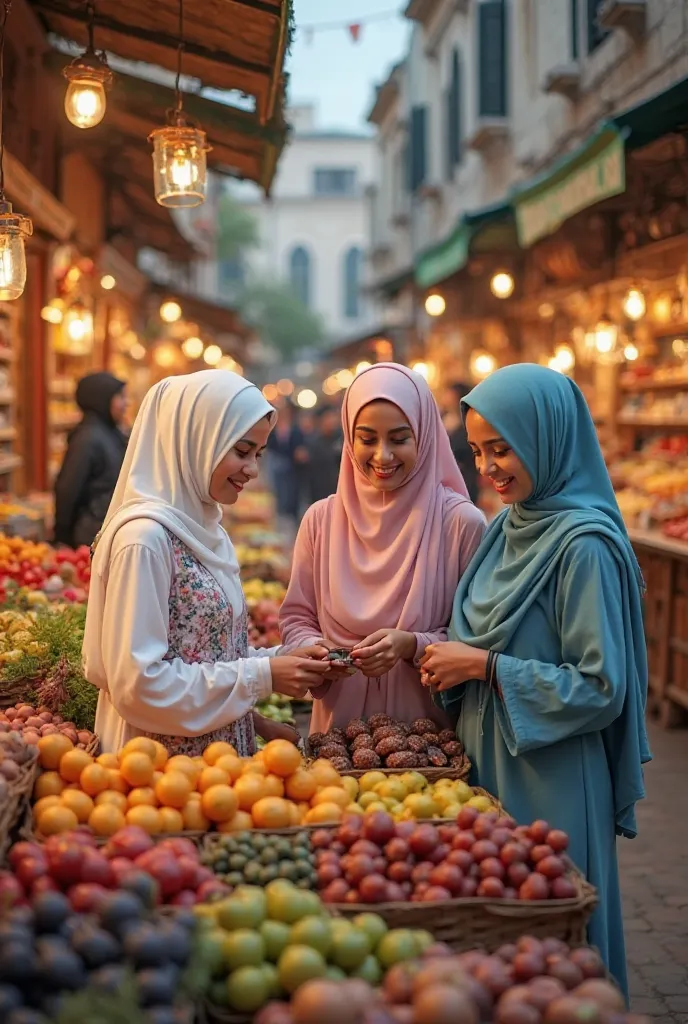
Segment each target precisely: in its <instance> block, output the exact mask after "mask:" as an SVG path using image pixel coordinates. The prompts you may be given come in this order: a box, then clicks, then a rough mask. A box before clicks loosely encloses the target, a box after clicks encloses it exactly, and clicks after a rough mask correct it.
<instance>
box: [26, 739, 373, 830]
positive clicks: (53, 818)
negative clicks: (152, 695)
mask: <svg viewBox="0 0 688 1024" xmlns="http://www.w3.org/2000/svg"><path fill="white" fill-rule="evenodd" d="M38 748H39V752H40V763H41V767H42V768H43V772H42V774H41V775H40V776H39V777H38V779H37V780H36V786H35V789H34V800H35V803H34V805H33V815H34V824H35V827H36V830H37V831H38V833H39V834H40V835H42V836H46V835H52V834H55V833H60V832H67V831H70V830H72V829H75V828H76V827H77V826H78V825H88V827H89V828H90V829H92V830H93V832H95V834H96V835H98V836H110V835H112V834H114V833H115V832H117V831H119V829H121V828H123V827H124V825H139V826H140V827H141V828H143V829H145V831H146V832H149V833H150V834H151V835H158V834H161V833H169V832H182V831H200V832H207V831H209V830H211V829H217V830H218V831H220V832H239V831H246V830H248V829H254V828H259V829H270V830H274V829H281V828H291V827H294V826H297V825H301V824H306V825H317V824H323V823H328V822H330V823H333V822H338V821H340V820H341V818H342V816H343V814H344V811H345V808H346V807H348V806H349V805H350V804H351V801H352V799H353V796H354V795H355V792H354V791H355V790H357V788H358V787H357V784H356V780H355V779H346V778H343V777H341V776H340V775H339V774H338V772H337V771H336V769H335V768H333V766H332V765H331V764H330V763H329V761H322V760H321V761H316V762H314V763H313V764H311V765H309V766H308V767H306V763H305V761H304V759H303V757H302V755H301V752H300V751H299V750H298V748H297V747H295V746H294V745H293V744H292V743H289V742H288V741H287V740H281V739H278V740H271V741H270V742H269V743H268V744H266V746H265V747H264V748H263V749H262V750H261V751H259V752H258V753H257V754H255V755H254V756H253V757H246V758H241V757H239V756H238V755H237V752H236V750H235V749H234V747H232V746H231V745H230V744H229V743H223V742H217V743H211V744H210V746H208V747H206V749H205V751H204V752H203V756H202V757H194V758H191V757H187V756H186V755H176V756H174V757H170V756H169V755H168V752H167V750H166V749H165V747H163V746H162V745H161V744H160V743H157V742H156V741H154V740H150V739H147V738H145V737H143V736H139V737H136V738H134V739H132V740H130V741H129V743H127V744H126V746H124V747H123V748H122V750H120V751H119V752H118V753H117V754H112V753H107V754H100V755H98V756H97V757H93V756H91V755H90V754H89V753H88V752H87V751H85V750H80V749H75V747H74V744H73V743H72V741H71V739H70V738H69V737H68V736H66V735H65V734H64V733H60V732H58V733H55V734H51V735H48V736H41V738H40V739H39V741H38Z"/></svg>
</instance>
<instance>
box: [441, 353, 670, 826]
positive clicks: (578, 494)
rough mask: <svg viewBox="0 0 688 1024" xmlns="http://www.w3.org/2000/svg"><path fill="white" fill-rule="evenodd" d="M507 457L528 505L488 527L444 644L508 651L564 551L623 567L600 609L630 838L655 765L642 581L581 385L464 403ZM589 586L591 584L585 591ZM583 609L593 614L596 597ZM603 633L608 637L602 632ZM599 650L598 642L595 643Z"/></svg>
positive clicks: (608, 744)
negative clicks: (622, 653)
mask: <svg viewBox="0 0 688 1024" xmlns="http://www.w3.org/2000/svg"><path fill="white" fill-rule="evenodd" d="M468 409H474V410H475V412H477V413H478V414H479V415H480V416H482V417H483V419H485V420H487V421H488V423H490V424H491V425H492V426H493V427H494V428H495V431H496V432H497V433H498V434H499V435H500V437H502V438H504V440H505V441H506V442H507V443H508V444H509V445H510V447H512V448H513V450H514V452H515V453H516V455H517V456H518V457H519V459H520V460H521V462H522V463H523V465H524V466H525V468H526V469H527V470H528V473H529V475H530V478H531V480H532V481H533V484H534V490H533V494H532V496H531V497H530V498H529V499H528V500H527V501H524V502H520V503H518V504H515V505H511V506H510V507H509V508H508V509H506V510H505V511H504V512H502V513H501V514H500V515H499V516H497V518H496V519H495V520H494V521H493V522H492V523H491V524H490V527H489V528H488V530H487V532H486V534H485V536H484V538H483V541H482V544H481V545H480V547H479V549H478V551H477V552H476V554H475V556H474V557H473V560H472V561H471V563H470V565H469V566H468V569H467V571H466V572H465V573H464V575H463V577H462V579H461V582H460V583H459V588H458V590H457V592H456V597H455V600H454V611H453V615H452V623H451V628H450V638H451V639H455V640H461V641H463V642H464V643H467V644H471V645H472V646H474V647H480V648H482V649H484V650H486V649H489V648H493V649H494V650H496V651H504V650H505V649H506V648H507V647H508V644H509V642H510V640H511V638H512V637H513V636H514V634H515V633H516V631H517V630H518V628H519V626H520V624H521V622H522V621H523V618H524V616H525V615H526V613H527V612H528V610H529V608H530V607H531V605H532V604H533V602H534V601H535V600H536V599H537V597H538V595H539V594H540V593H541V591H542V589H543V588H544V587H545V586H547V584H548V583H549V581H550V580H551V579H552V577H553V575H554V574H555V573H556V572H557V568H558V564H559V559H560V558H561V556H562V553H563V552H564V551H565V550H566V548H567V546H568V545H569V544H570V543H571V542H572V541H573V540H575V539H576V538H577V537H580V536H581V535H583V534H589V533H594V534H596V535H597V536H598V537H600V538H602V539H603V540H604V541H605V542H606V543H607V544H608V545H609V547H610V549H611V551H612V553H613V555H614V557H615V559H616V561H617V563H618V566H619V572H620V578H621V593H619V590H618V582H617V580H613V581H612V580H610V581H609V593H608V594H607V595H603V599H604V600H606V601H609V602H619V601H620V602H621V605H622V609H623V621H624V633H625V650H626V698H625V701H624V705H623V709H622V712H621V714H620V716H619V717H618V718H617V719H616V721H614V722H613V723H612V724H611V725H610V726H608V728H606V729H605V730H604V731H603V741H604V744H605V750H606V753H607V760H608V762H609V769H610V773H611V777H612V785H613V791H614V807H615V817H616V826H617V832H618V833H619V834H622V835H634V834H635V831H636V829H635V813H634V807H635V803H636V801H637V800H640V799H642V798H643V796H644V794H645V790H644V784H643V774H642V768H641V765H642V764H643V763H645V762H646V761H649V760H650V759H651V754H650V751H649V747H648V742H647V735H646V731H645V704H646V701H647V651H646V647H645V634H644V626H643V610H642V594H643V589H644V585H643V579H642V576H641V573H640V568H639V566H638V561H637V559H636V557H635V554H634V552H633V549H632V547H631V543H630V540H629V538H628V533H627V531H626V527H625V525H624V522H623V519H622V517H621V512H620V511H619V506H618V504H617V501H616V497H615V495H614V490H613V488H612V485H611V481H610V479H609V474H608V472H607V468H606V466H605V463H604V459H603V457H602V452H601V450H600V446H599V442H598V440H597V432H596V430H595V426H594V423H593V421H592V417H591V416H590V412H589V410H588V406H587V403H586V401H585V399H584V397H583V395H582V393H581V391H580V389H579V388H578V387H577V385H576V384H575V383H574V382H573V381H572V380H569V379H568V378H567V377H565V376H563V375H562V374H560V373H557V372H556V371H554V370H548V369H545V368H544V367H542V366H536V365H531V364H528V363H519V364H517V365H514V366H507V367H505V368H504V369H502V370H497V371H496V372H495V373H493V374H492V375H491V376H490V377H488V378H487V379H486V380H484V381H483V382H482V383H481V384H478V386H477V387H476V388H474V389H473V390H472V391H471V392H470V393H469V394H468V395H467V396H466V397H465V399H464V401H463V402H462V411H463V414H464V418H465V415H466V412H467V411H468ZM591 585H592V584H591ZM588 596H589V598H590V603H589V604H588V601H587V599H586V595H583V598H584V599H586V600H585V603H586V606H588V607H590V608H595V607H596V606H597V605H596V601H595V598H594V595H588ZM600 628H601V629H602V628H604V627H603V626H602V625H601V626H600ZM601 641H602V643H604V637H601Z"/></svg>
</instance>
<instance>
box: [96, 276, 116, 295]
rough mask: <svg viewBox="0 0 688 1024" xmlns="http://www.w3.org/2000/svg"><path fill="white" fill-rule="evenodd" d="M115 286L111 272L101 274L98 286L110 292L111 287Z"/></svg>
mask: <svg viewBox="0 0 688 1024" xmlns="http://www.w3.org/2000/svg"><path fill="white" fill-rule="evenodd" d="M116 286H117V281H116V280H115V278H114V277H113V276H112V274H103V276H102V277H101V279H100V287H101V288H102V289H103V290H104V291H106V292H111V291H112V289H113V288H115V287H116Z"/></svg>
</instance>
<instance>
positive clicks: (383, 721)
mask: <svg viewBox="0 0 688 1024" xmlns="http://www.w3.org/2000/svg"><path fill="white" fill-rule="evenodd" d="M308 742H309V744H310V747H311V750H312V751H313V753H314V754H315V755H316V756H317V757H326V758H328V760H330V761H332V763H333V764H334V765H335V767H336V768H337V769H338V770H339V771H351V770H352V769H353V770H356V771H369V770H370V769H373V768H388V769H397V770H405V771H407V770H408V769H411V768H454V769H457V770H463V769H465V767H466V759H465V756H464V751H463V747H462V746H461V743H460V742H459V741H458V740H457V738H456V735H455V733H454V731H453V730H452V729H444V730H441V729H440V728H439V726H438V725H437V724H436V723H435V722H432V721H431V720H430V719H429V718H417V719H416V720H415V721H414V722H411V724H410V725H407V724H405V723H404V722H398V721H393V720H392V719H391V718H389V717H388V716H387V715H373V716H372V717H371V718H369V719H368V721H367V722H366V721H364V720H363V719H361V718H356V719H354V720H353V721H351V722H349V724H348V725H347V726H346V728H345V729H330V730H329V732H327V733H313V735H312V736H310V737H309V740H308Z"/></svg>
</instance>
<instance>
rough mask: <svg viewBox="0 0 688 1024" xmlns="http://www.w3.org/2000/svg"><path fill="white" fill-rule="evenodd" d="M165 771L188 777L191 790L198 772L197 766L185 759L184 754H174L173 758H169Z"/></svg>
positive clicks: (187, 758) (188, 758) (190, 760)
mask: <svg viewBox="0 0 688 1024" xmlns="http://www.w3.org/2000/svg"><path fill="white" fill-rule="evenodd" d="M165 771H166V772H182V773H183V774H184V775H188V777H189V781H190V782H191V786H192V788H193V787H194V786H195V785H196V779H197V778H198V771H199V770H198V765H197V764H194V762H193V760H192V759H191V758H190V757H187V756H186V754H176V755H175V757H171V758H170V759H169V761H167V762H166V764H165Z"/></svg>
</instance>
